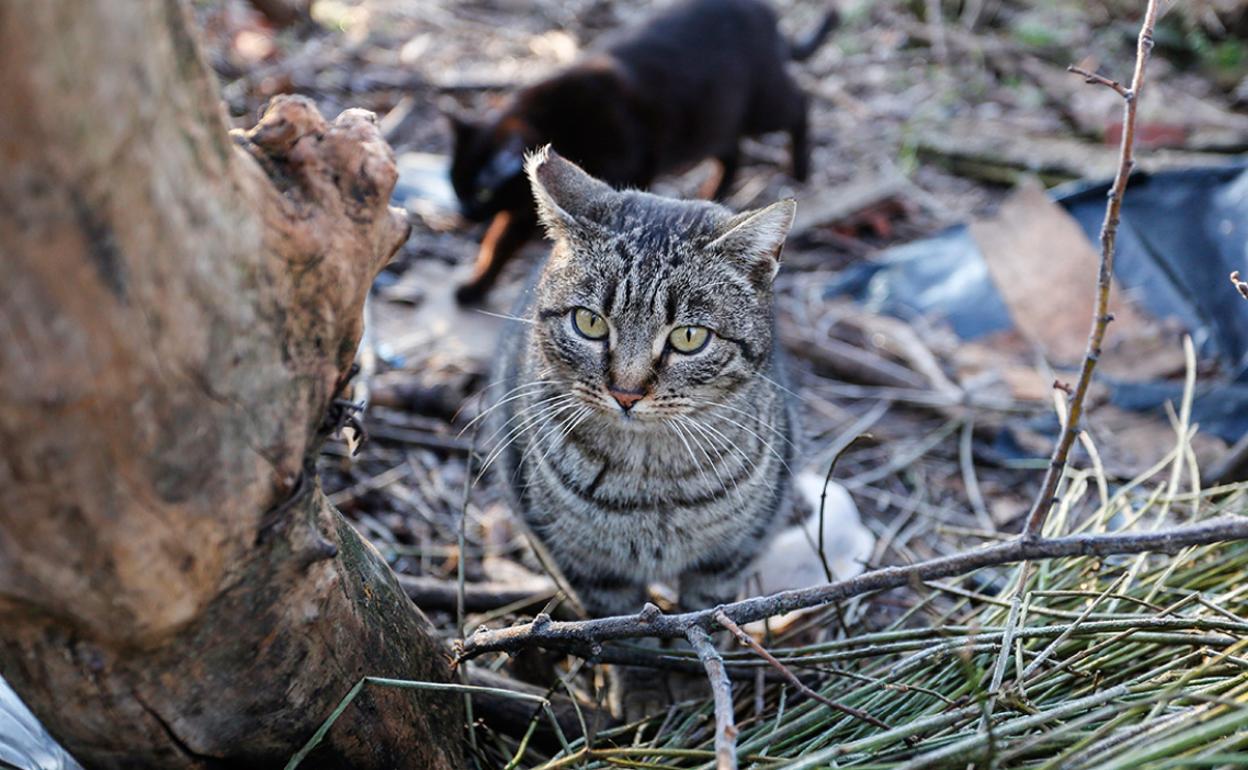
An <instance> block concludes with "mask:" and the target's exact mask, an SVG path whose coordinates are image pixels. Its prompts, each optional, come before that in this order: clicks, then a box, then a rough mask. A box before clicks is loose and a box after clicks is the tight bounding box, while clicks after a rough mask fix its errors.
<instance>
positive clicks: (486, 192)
mask: <svg viewBox="0 0 1248 770" xmlns="http://www.w3.org/2000/svg"><path fill="white" fill-rule="evenodd" d="M493 197H494V191H493V190H491V189H490V188H488V187H482V188H480V189H478V190H477V203H489V202H490V199H491V198H493Z"/></svg>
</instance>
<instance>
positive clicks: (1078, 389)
mask: <svg viewBox="0 0 1248 770" xmlns="http://www.w3.org/2000/svg"><path fill="white" fill-rule="evenodd" d="M1157 5H1158V0H1149V1H1148V9H1147V10H1146V11H1145V13H1144V23H1143V25H1142V26H1141V27H1140V37H1139V42H1138V44H1137V47H1136V55H1135V72H1134V74H1133V75H1132V77H1131V87H1130V88H1123V87H1122V85H1121V84H1120V83H1118V82H1116V81H1113V80H1110V79H1109V78H1105V77H1102V76H1100V75H1095V74H1093V73H1090V72H1087V71H1085V70H1081V69H1079V68H1078V67H1070V68H1068V69H1069V70H1070V71H1071V72H1076V73H1078V74H1080V75H1082V76H1083V77H1084V79H1085V80H1087V81H1088V82H1090V83H1094V84H1098V85H1103V86H1105V87H1107V88H1110V89H1112V90H1113V91H1115V92H1117V93H1118V94H1119V95H1120V96H1122V98H1123V118H1122V143H1121V145H1120V146H1119V149H1118V173H1117V174H1116V175H1115V176H1114V184H1113V186H1112V187H1111V188H1110V190H1109V202H1108V203H1107V204H1106V206H1105V221H1104V222H1103V223H1102V224H1101V263H1100V270H1099V272H1098V273H1097V278H1096V310H1095V311H1094V314H1093V316H1092V331H1091V332H1089V334H1088V349H1087V352H1086V353H1085V354H1084V358H1083V367H1082V368H1081V369H1080V371H1079V381H1078V383H1077V384H1076V385H1075V392H1074V395H1072V396H1071V398H1070V408H1069V410H1068V412H1067V415H1066V424H1065V425H1064V426H1063V430H1062V436H1061V439H1059V440H1058V442H1057V446H1056V447H1054V448H1053V458H1052V459H1051V460H1050V461H1049V467H1048V469H1047V470H1046V471H1045V474H1044V482H1043V484H1042V485H1041V487H1040V494H1039V495H1037V496H1036V500H1035V502H1034V503H1033V504H1032V506H1031V510H1030V511H1029V512H1028V514H1027V525H1026V529H1024V530H1023V537H1025V538H1038V537H1040V534H1041V530H1042V529H1043V528H1044V520H1045V519H1046V518H1047V517H1048V515H1049V511H1050V510H1051V509H1052V507H1053V505H1054V504H1055V503H1056V501H1057V498H1056V492H1057V485H1058V482H1059V481H1061V478H1062V474H1063V473H1064V472H1065V470H1066V459H1067V457H1068V456H1069V454H1070V447H1071V446H1072V445H1073V444H1074V443H1075V437H1076V436H1077V435H1078V434H1079V420H1080V418H1081V417H1082V416H1083V402H1084V400H1085V399H1086V398H1087V395H1088V386H1089V385H1091V383H1092V370H1093V369H1095V368H1096V362H1097V360H1098V359H1099V358H1100V356H1101V344H1102V343H1103V342H1104V340H1105V331H1106V329H1108V328H1109V322H1110V321H1112V320H1113V316H1112V315H1110V313H1109V287H1110V283H1111V282H1112V280H1113V274H1114V242H1115V239H1116V238H1117V235H1118V221H1119V219H1120V217H1121V214H1122V198H1123V195H1124V194H1125V193H1126V189H1127V179H1128V178H1129V177H1130V176H1131V170H1132V168H1133V167H1134V166H1135V161H1134V160H1133V159H1132V154H1133V152H1134V147H1135V111H1136V107H1137V106H1138V104H1139V101H1140V91H1141V89H1143V87H1144V68H1145V66H1146V65H1147V64H1148V57H1149V54H1150V53H1152V50H1153V27H1154V26H1155V25H1156V23H1157Z"/></svg>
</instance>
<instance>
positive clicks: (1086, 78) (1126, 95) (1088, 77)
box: [1066, 64, 1131, 99]
mask: <svg viewBox="0 0 1248 770" xmlns="http://www.w3.org/2000/svg"><path fill="white" fill-rule="evenodd" d="M1066 71H1067V72H1073V73H1075V74H1076V75H1081V76H1083V82H1085V83H1090V84H1092V85H1102V86H1105V87H1106V88H1112V89H1114V90H1115V91H1117V92H1118V95H1119V96H1121V97H1122V98H1123V99H1130V98H1131V91H1130V89H1128V88H1127V87H1126V86H1124V85H1123V84H1122V83H1119V82H1118V81H1117V80H1110V79H1109V78H1107V77H1105V76H1104V75H1098V74H1096V73H1095V72H1089V71H1088V70H1085V69H1083V68H1082V67H1076V66H1075V65H1073V64H1072V65H1070V66H1069V67H1067V68H1066Z"/></svg>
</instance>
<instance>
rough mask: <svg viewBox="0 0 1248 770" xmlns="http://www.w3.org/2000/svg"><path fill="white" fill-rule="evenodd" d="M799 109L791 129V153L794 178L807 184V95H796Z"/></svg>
mask: <svg viewBox="0 0 1248 770" xmlns="http://www.w3.org/2000/svg"><path fill="white" fill-rule="evenodd" d="M796 99H797V109H796V110H795V112H794V115H793V123H792V124H791V125H790V127H789V138H790V143H789V153H790V155H791V157H792V163H793V178H794V179H796V180H797V181H799V182H805V181H806V178H807V177H808V176H810V119H809V116H808V115H807V109H808V108H807V99H806V96H805V94H802V93H801V92H798V93H797V94H796Z"/></svg>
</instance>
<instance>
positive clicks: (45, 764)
mask: <svg viewBox="0 0 1248 770" xmlns="http://www.w3.org/2000/svg"><path fill="white" fill-rule="evenodd" d="M0 767H15V768H18V769H19V770H82V766H81V765H79V764H78V763H77V762H75V761H74V759H73V757H71V756H69V754H67V753H66V752H65V749H63V748H61V747H60V745H59V744H57V742H56V741H55V740H53V739H52V736H50V735H48V731H47V730H45V729H43V725H41V724H39V720H37V719H35V715H34V714H32V713H30V709H28V708H26V704H24V703H22V701H21V699H20V698H18V697H17V693H15V692H13V688H11V687H9V683H8V682H6V681H4V678H3V677H0Z"/></svg>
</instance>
